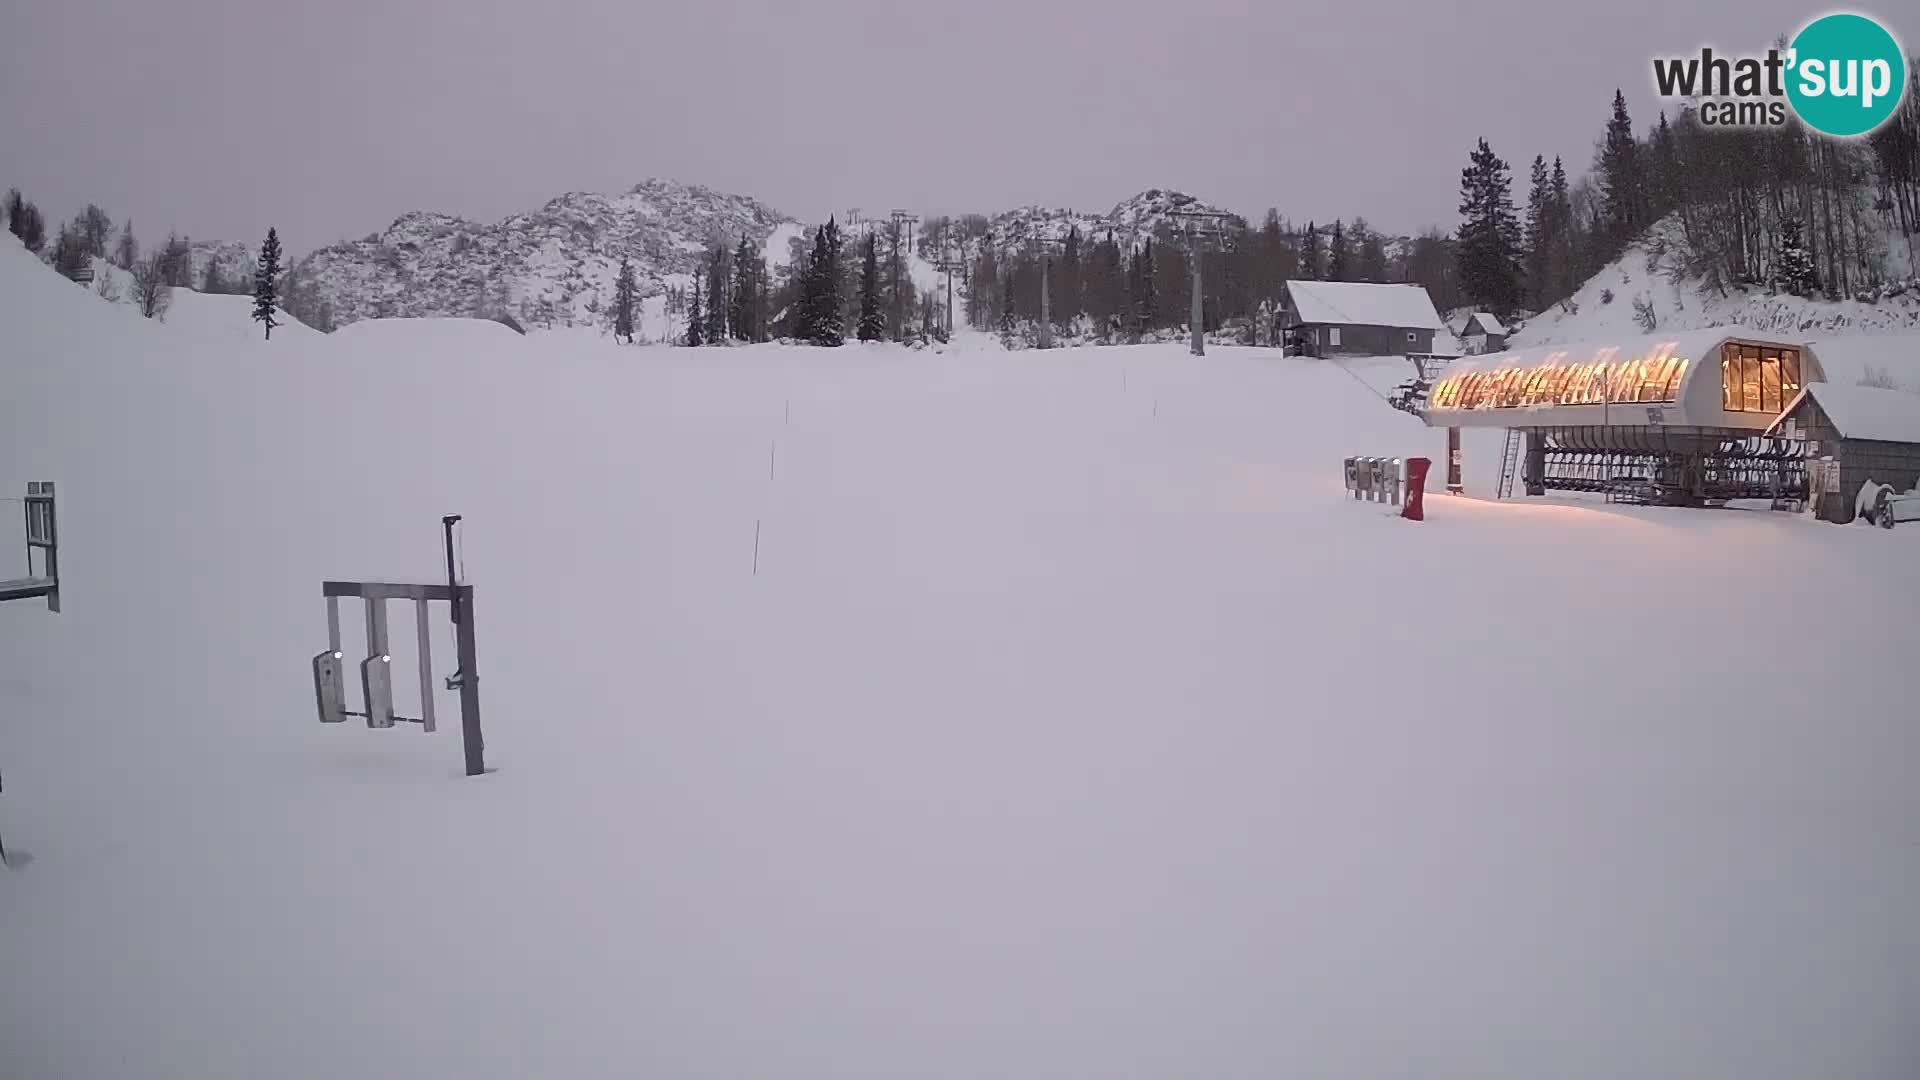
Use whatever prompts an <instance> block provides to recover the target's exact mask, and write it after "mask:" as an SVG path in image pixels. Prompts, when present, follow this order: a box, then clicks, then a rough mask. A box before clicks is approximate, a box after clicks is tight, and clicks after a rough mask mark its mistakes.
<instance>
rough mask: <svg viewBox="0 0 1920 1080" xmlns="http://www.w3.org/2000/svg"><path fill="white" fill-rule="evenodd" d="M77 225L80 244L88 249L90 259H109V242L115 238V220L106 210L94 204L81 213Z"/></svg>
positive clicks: (90, 204) (89, 204) (88, 205)
mask: <svg viewBox="0 0 1920 1080" xmlns="http://www.w3.org/2000/svg"><path fill="white" fill-rule="evenodd" d="M75 224H76V225H77V226H78V227H79V230H80V242H81V244H82V245H83V246H84V247H85V248H86V252H87V257H88V258H89V259H104V258H106V257H107V241H108V240H110V239H112V237H113V219H112V218H111V217H108V216H107V212H106V211H105V210H102V209H100V208H99V207H98V206H95V205H94V204H92V203H88V204H87V208H86V209H85V210H82V211H81V212H80V216H79V218H77V219H76V221H75Z"/></svg>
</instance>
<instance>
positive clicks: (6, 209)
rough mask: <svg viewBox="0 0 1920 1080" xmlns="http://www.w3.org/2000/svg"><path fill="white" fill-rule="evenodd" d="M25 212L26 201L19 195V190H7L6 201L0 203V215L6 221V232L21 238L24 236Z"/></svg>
mask: <svg viewBox="0 0 1920 1080" xmlns="http://www.w3.org/2000/svg"><path fill="white" fill-rule="evenodd" d="M26 210H27V200H26V198H25V197H24V196H22V195H21V194H20V189H19V188H10V189H8V191H7V198H6V201H5V202H0V215H4V216H5V217H6V219H7V231H8V232H10V233H12V234H13V235H15V236H18V237H22V238H24V237H25V236H26V225H27V218H26Z"/></svg>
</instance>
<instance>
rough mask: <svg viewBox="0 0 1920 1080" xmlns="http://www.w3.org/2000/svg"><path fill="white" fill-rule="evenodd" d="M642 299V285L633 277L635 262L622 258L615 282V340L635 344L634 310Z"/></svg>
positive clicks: (623, 256)
mask: <svg viewBox="0 0 1920 1080" xmlns="http://www.w3.org/2000/svg"><path fill="white" fill-rule="evenodd" d="M639 299H640V285H639V283H638V282H637V281H635V280H634V277H633V260H632V259H629V258H627V257H626V256H625V255H622V256H620V275H619V276H618V277H616V278H615V279H614V281H613V340H615V341H619V340H620V339H621V338H626V339H627V344H629V345H631V344H633V309H634V306H635V304H636V303H638V301H639Z"/></svg>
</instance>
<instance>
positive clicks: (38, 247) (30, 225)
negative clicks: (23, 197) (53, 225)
mask: <svg viewBox="0 0 1920 1080" xmlns="http://www.w3.org/2000/svg"><path fill="white" fill-rule="evenodd" d="M19 220H20V227H19V231H18V232H17V233H16V234H15V235H17V236H19V237H20V242H21V243H22V244H25V245H26V247H27V250H28V251H31V252H33V253H34V254H36V255H37V254H39V253H40V252H41V251H43V250H45V248H46V246H47V219H46V218H44V217H42V216H41V214H40V208H39V207H37V206H35V205H33V204H32V203H25V204H23V205H22V206H21V208H20V217H19Z"/></svg>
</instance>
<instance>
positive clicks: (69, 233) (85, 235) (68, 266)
mask: <svg viewBox="0 0 1920 1080" xmlns="http://www.w3.org/2000/svg"><path fill="white" fill-rule="evenodd" d="M0 221H4V222H5V224H6V227H7V230H8V231H9V232H11V233H12V234H13V235H14V236H16V237H18V238H19V240H20V242H21V244H22V245H23V246H25V247H26V249H27V250H28V251H30V252H32V253H34V254H35V255H39V256H40V257H41V258H43V259H45V260H47V261H48V262H50V263H51V264H52V266H53V268H54V270H56V271H57V272H58V273H60V274H61V276H63V277H66V278H68V279H71V280H84V279H86V278H88V277H90V276H92V277H93V281H94V291H95V292H96V293H97V294H98V295H99V296H101V297H102V298H103V299H106V300H110V301H114V302H118V301H119V300H121V299H122V297H123V295H124V296H125V297H126V298H128V299H130V300H131V301H132V302H133V306H134V307H135V308H136V309H137V310H138V311H139V312H140V314H142V315H144V316H145V317H147V318H149V319H158V318H162V317H164V316H165V314H166V312H167V308H168V307H169V306H170V303H171V299H172V291H173V290H174V289H193V290H195V291H198V292H202V293H211V294H226V295H251V296H252V297H253V298H254V312H253V318H254V320H255V321H257V322H260V323H261V324H262V326H263V328H264V331H265V336H266V337H268V338H271V337H272V336H273V330H274V328H275V327H276V326H279V325H281V324H280V322H279V320H278V318H277V312H278V310H281V309H280V308H279V306H278V305H279V290H280V285H281V282H282V279H283V276H284V274H283V270H282V268H281V265H280V258H281V250H280V237H279V234H278V232H277V231H276V230H274V229H272V228H269V229H268V230H267V238H266V241H265V242H264V243H263V244H262V245H261V249H260V256H259V258H258V259H257V260H256V262H255V267H254V272H253V274H252V276H251V277H248V276H247V275H243V274H236V275H232V276H228V275H227V274H226V273H225V272H224V271H222V269H221V267H220V260H219V258H218V257H217V255H216V253H211V252H210V253H209V254H208V256H207V260H206V265H205V266H204V267H202V269H201V271H200V273H199V275H198V278H197V279H196V277H195V274H194V270H193V244H192V241H191V240H189V239H188V238H187V237H185V236H181V235H179V234H178V233H168V234H167V238H166V240H165V241H163V242H162V243H161V244H160V246H158V247H156V248H154V249H153V250H151V251H149V252H147V253H146V255H145V256H144V257H143V256H142V255H141V253H140V242H139V240H138V239H137V238H136V237H135V236H134V231H133V219H132V218H128V219H127V220H126V221H124V222H122V223H121V224H120V229H119V232H118V234H117V235H116V233H115V231H114V223H113V218H112V216H111V215H109V214H108V213H107V212H106V211H105V210H103V209H101V208H100V207H99V206H97V205H94V204H93V203H88V204H87V207H86V209H84V210H82V211H80V213H78V214H76V215H74V218H73V220H72V221H69V222H65V223H63V224H62V225H61V226H60V227H59V230H58V231H57V232H56V233H55V235H54V239H53V245H52V247H51V248H49V247H48V245H47V223H46V216H45V215H44V214H42V213H41V211H40V208H39V207H38V206H37V205H35V204H34V203H33V201H32V200H30V199H28V198H26V196H24V195H23V194H22V193H21V191H20V189H19V188H12V189H10V190H8V192H7V194H6V196H5V198H4V199H0ZM95 260H99V261H101V262H103V263H105V264H106V266H105V269H104V270H103V272H102V273H101V274H100V275H98V276H93V275H92V270H93V263H94V261H95ZM115 269H118V270H120V271H121V272H122V273H125V274H126V275H128V279H129V284H128V292H126V293H125V294H122V293H121V291H120V287H119V283H118V282H117V281H116V280H115V279H114V277H113V273H112V271H113V270H115Z"/></svg>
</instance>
